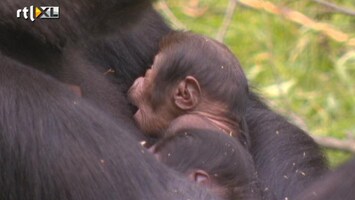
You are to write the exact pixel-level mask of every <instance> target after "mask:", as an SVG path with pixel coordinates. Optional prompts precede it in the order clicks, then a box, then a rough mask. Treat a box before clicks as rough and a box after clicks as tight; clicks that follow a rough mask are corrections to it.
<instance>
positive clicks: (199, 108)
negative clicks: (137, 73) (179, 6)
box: [129, 32, 248, 144]
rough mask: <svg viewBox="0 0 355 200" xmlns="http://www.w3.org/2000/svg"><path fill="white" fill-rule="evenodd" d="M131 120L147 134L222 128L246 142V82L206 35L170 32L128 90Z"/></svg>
mask: <svg viewBox="0 0 355 200" xmlns="http://www.w3.org/2000/svg"><path fill="white" fill-rule="evenodd" d="M129 97H130V99H131V101H132V103H133V104H134V105H136V106H137V107H138V111H137V112H136V113H135V116H134V118H135V120H136V122H137V123H138V125H139V126H140V128H141V129H142V130H143V131H144V132H145V133H146V134H148V135H150V136H155V137H161V136H162V135H163V133H169V132H176V131H177V130H179V129H182V128H203V129H209V130H215V131H223V132H225V133H227V134H229V135H233V136H236V137H239V138H240V139H241V141H242V142H243V144H246V143H247V141H248V135H247V130H246V129H247V128H246V123H245V120H244V115H245V109H246V103H247V97H248V83H247V79H246V77H245V75H244V72H243V70H242V68H241V66H240V64H239V62H238V60H237V59H236V58H235V56H234V55H233V54H232V53H231V52H230V51H229V49H228V48H227V47H226V46H225V45H223V44H221V43H219V42H217V41H215V40H212V39H210V38H207V37H204V36H200V35H196V34H193V33H190V32H174V33H171V34H169V35H168V36H166V37H165V38H163V40H162V41H161V43H160V50H159V53H158V54H157V55H156V57H155V59H154V63H153V65H152V67H151V69H149V70H148V71H147V72H146V74H145V76H144V77H140V78H138V79H137V80H136V81H135V82H134V84H133V86H132V87H131V88H130V90H129Z"/></svg>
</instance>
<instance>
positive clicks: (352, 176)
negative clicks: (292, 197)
mask: <svg viewBox="0 0 355 200" xmlns="http://www.w3.org/2000/svg"><path fill="white" fill-rule="evenodd" d="M354 170H355V159H353V160H352V161H350V162H348V163H346V164H344V165H343V166H341V167H339V168H338V169H336V170H335V171H334V172H330V173H328V174H327V175H326V176H324V177H323V178H321V179H319V180H317V181H315V183H314V184H312V185H311V186H310V187H308V188H307V189H306V190H305V191H304V192H302V194H301V195H299V196H298V197H297V198H296V200H323V199H331V200H353V199H355V190H354V188H355V173H354Z"/></svg>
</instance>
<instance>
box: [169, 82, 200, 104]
mask: <svg viewBox="0 0 355 200" xmlns="http://www.w3.org/2000/svg"><path fill="white" fill-rule="evenodd" d="M200 97H201V88H200V84H199V82H198V81H197V80H196V79H195V77H193V76H187V77H186V78H185V79H184V80H182V81H180V82H179V84H178V85H177V86H176V88H175V89H174V94H173V98H174V103H175V105H176V106H177V107H178V108H180V109H181V110H185V111H186V110H193V109H194V108H195V107H196V106H197V105H198V103H199V102H200Z"/></svg>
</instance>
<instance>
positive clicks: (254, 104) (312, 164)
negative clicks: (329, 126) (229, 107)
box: [246, 93, 327, 199]
mask: <svg viewBox="0 0 355 200" xmlns="http://www.w3.org/2000/svg"><path fill="white" fill-rule="evenodd" d="M246 120H247V124H248V128H249V133H250V137H251V148H250V149H251V153H252V155H253V157H254V160H255V165H256V170H257V172H258V175H259V178H260V180H261V185H262V190H263V191H265V193H266V194H267V195H269V198H271V197H274V198H275V197H276V199H286V197H287V198H288V199H290V197H294V196H295V195H297V194H299V193H300V192H301V191H303V190H304V189H305V188H307V187H308V185H309V183H311V182H312V181H314V180H315V179H317V178H318V177H320V176H321V175H323V174H324V173H325V172H326V171H327V163H326V161H325V157H324V155H323V153H322V152H321V150H320V148H319V146H318V145H317V144H316V143H315V142H314V140H313V139H312V138H311V137H310V136H309V135H307V133H306V132H304V131H303V130H301V129H300V128H298V127H297V126H295V125H293V124H291V123H289V122H288V121H287V120H286V119H285V118H284V117H282V116H281V115H279V114H277V113H275V112H273V111H272V110H270V109H269V108H268V107H267V106H266V105H265V104H264V103H263V102H262V101H261V99H260V98H259V97H258V96H257V95H256V94H255V93H251V94H250V102H249V105H248V107H247V116H246Z"/></svg>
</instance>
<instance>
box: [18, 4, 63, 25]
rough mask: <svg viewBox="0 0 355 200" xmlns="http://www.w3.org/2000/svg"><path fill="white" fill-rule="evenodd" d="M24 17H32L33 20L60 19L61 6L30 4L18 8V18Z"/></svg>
mask: <svg viewBox="0 0 355 200" xmlns="http://www.w3.org/2000/svg"><path fill="white" fill-rule="evenodd" d="M21 16H22V17H23V18H24V19H28V18H30V20H31V21H35V20H36V19H37V18H40V19H59V7H58V6H39V7H36V6H30V7H29V8H28V7H24V8H23V9H18V10H17V13H16V17H17V18H21Z"/></svg>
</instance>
